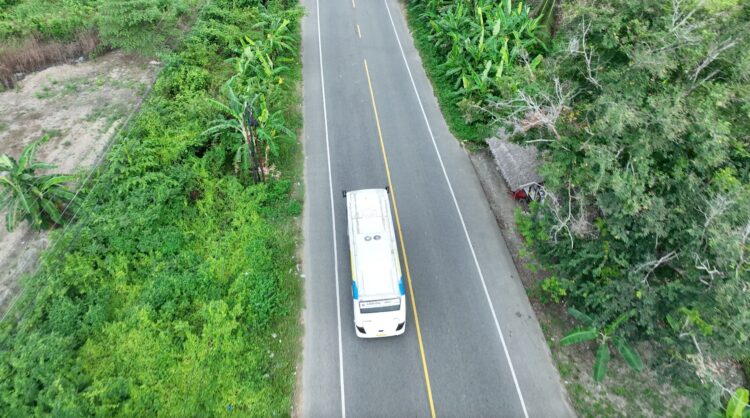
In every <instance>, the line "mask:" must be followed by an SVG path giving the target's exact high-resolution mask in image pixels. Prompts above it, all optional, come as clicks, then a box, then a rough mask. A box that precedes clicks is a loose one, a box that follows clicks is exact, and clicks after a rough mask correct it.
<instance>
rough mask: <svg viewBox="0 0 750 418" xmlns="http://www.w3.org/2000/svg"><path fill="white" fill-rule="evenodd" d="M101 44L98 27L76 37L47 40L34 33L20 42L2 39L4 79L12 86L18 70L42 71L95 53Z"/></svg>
mask: <svg viewBox="0 0 750 418" xmlns="http://www.w3.org/2000/svg"><path fill="white" fill-rule="evenodd" d="M99 46H100V40H99V36H98V35H97V33H96V32H94V31H86V32H82V33H80V34H79V35H78V36H77V37H76V38H75V39H74V40H72V41H69V42H65V41H56V40H48V41H44V40H41V39H39V38H37V37H31V38H28V39H26V40H24V41H22V42H21V43H20V44H16V43H10V42H7V41H6V42H0V83H2V85H3V86H4V87H5V88H11V87H13V86H14V85H15V83H16V81H17V80H16V74H17V73H29V72H32V71H39V70H42V69H44V68H47V67H49V66H50V65H53V64H57V63H60V62H64V61H67V60H71V59H75V58H78V57H81V56H89V55H90V54H93V53H94V51H96V50H97V48H99Z"/></svg>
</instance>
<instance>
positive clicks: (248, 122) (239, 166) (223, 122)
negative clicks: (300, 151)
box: [203, 80, 263, 182]
mask: <svg viewBox="0 0 750 418" xmlns="http://www.w3.org/2000/svg"><path fill="white" fill-rule="evenodd" d="M230 81H231V80H230ZM225 93H226V97H227V103H226V104H225V103H222V102H220V101H218V100H214V99H208V101H209V103H210V104H211V105H212V106H214V107H215V108H216V109H217V110H219V111H221V112H222V113H223V114H224V115H226V116H229V119H226V118H219V119H216V120H214V121H213V123H212V124H211V127H210V128H208V129H206V130H205V131H204V132H203V135H214V134H219V133H224V134H226V135H228V137H229V138H230V140H231V141H232V142H231V144H230V145H229V146H230V148H231V149H233V150H234V169H235V172H236V173H238V174H241V173H247V172H249V173H251V175H252V177H253V180H254V181H255V182H259V181H263V161H262V159H261V158H260V157H259V155H258V150H259V148H260V144H259V139H258V135H257V134H256V133H255V132H253V129H254V128H255V126H256V125H257V120H256V119H255V117H254V116H253V112H252V106H251V103H250V99H249V98H248V97H246V96H243V95H237V94H236V93H235V92H234V89H233V88H232V85H231V83H227V84H226V85H225Z"/></svg>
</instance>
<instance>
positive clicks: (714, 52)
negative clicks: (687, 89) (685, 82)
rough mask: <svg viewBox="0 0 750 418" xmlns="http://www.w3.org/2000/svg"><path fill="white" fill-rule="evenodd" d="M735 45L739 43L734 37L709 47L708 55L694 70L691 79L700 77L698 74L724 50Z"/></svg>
mask: <svg viewBox="0 0 750 418" xmlns="http://www.w3.org/2000/svg"><path fill="white" fill-rule="evenodd" d="M735 45H737V41H735V40H734V39H732V38H729V39H727V40H725V41H724V42H722V43H721V44H720V45H711V48H709V50H708V55H706V57H705V58H703V60H702V61H701V63H700V64H698V67H696V68H695V70H693V74H692V75H691V76H690V79H691V80H692V81H693V82H695V80H697V79H698V75H699V74H700V72H701V71H703V69H704V68H706V67H708V66H709V65H710V64H711V63H712V62H714V61H715V60H716V58H718V57H719V55H720V54H721V53H722V52H724V51H726V50H727V49H730V48H732V47H733V46H735Z"/></svg>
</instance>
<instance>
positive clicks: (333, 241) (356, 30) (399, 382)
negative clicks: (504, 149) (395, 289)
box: [298, 0, 573, 417]
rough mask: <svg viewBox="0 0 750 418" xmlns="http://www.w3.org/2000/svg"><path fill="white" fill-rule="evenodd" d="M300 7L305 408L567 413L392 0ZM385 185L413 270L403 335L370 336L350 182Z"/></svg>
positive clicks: (501, 247) (353, 413)
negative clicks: (356, 319)
mask: <svg viewBox="0 0 750 418" xmlns="http://www.w3.org/2000/svg"><path fill="white" fill-rule="evenodd" d="M303 5H304V6H305V8H306V10H307V15H306V17H305V19H304V20H303V27H302V34H303V66H304V67H303V80H304V147H305V188H306V199H307V200H306V205H305V213H304V234H305V249H304V272H305V281H306V285H305V303H306V308H305V312H304V323H305V337H304V351H303V365H302V391H301V394H300V401H301V412H302V415H303V416H305V417H335V416H349V417H377V416H382V417H401V416H409V417H411V416H420V417H421V416H441V417H480V416H493V417H505V416H507V417H524V416H531V417H567V416H572V415H573V413H572V412H571V410H570V408H569V406H568V405H567V402H566V401H565V395H564V393H563V389H562V385H561V383H560V378H559V376H558V374H557V371H556V370H555V368H554V365H553V362H552V359H551V357H550V354H549V350H548V348H547V345H546V343H545V341H544V337H543V335H542V333H541V330H540V328H539V324H538V323H537V321H536V318H535V316H534V313H533V311H532V309H531V306H530V305H529V301H528V299H527V297H526V293H525V291H524V289H523V287H522V285H521V283H520V282H519V280H518V273H517V272H516V270H515V267H514V265H513V262H512V259H511V257H510V254H509V253H508V250H507V248H506V246H505V242H504V241H503V238H502V236H501V234H500V231H499V229H498V227H497V225H496V223H495V220H494V217H493V216H492V213H491V212H490V209H489V205H488V203H487V201H486V198H485V196H484V194H483V192H482V189H481V186H480V184H479V181H478V179H477V178H476V174H475V172H474V170H473V168H472V165H471V163H470V161H469V159H468V157H467V155H466V153H465V152H464V151H463V150H462V149H461V148H460V146H459V143H458V142H457V141H456V140H455V139H454V138H453V137H452V136H451V134H450V132H449V131H448V128H447V126H446V124H445V121H444V120H443V118H442V116H441V114H440V111H439V109H438V106H437V102H436V100H435V98H434V96H433V93H432V88H431V86H430V84H429V81H428V79H427V77H426V75H425V73H424V70H423V69H422V66H421V62H420V60H419V56H418V54H417V52H416V50H415V48H414V46H413V42H412V39H411V36H410V35H409V32H408V29H407V26H406V22H405V19H404V16H403V13H402V11H401V9H400V6H399V4H398V2H397V1H396V0H335V1H328V0H303ZM386 167H387V168H386ZM389 177H390V178H389ZM388 184H390V185H391V187H392V188H391V196H392V198H393V200H394V202H395V205H396V208H394V209H397V212H398V220H399V222H398V224H400V225H397V226H398V229H397V233H399V234H400V235H401V237H402V238H403V250H404V251H402V254H401V257H402V268H403V269H404V272H405V273H407V270H408V273H409V274H408V276H409V277H408V279H409V280H408V284H407V304H408V305H409V306H408V310H407V322H406V332H405V334H404V335H402V336H400V337H394V338H381V339H374V340H362V339H359V338H357V337H356V336H355V334H354V326H353V313H352V297H351V271H350V267H349V260H348V258H349V250H348V245H347V241H346V206H345V203H346V202H345V199H344V198H343V197H342V193H341V191H342V190H353V189H361V188H374V187H384V186H386V185H388ZM407 263H408V268H407V267H406V266H407ZM415 312H416V314H417V318H415V315H414V313H415ZM417 319H418V324H419V329H418V328H417ZM298 412H299V411H298Z"/></svg>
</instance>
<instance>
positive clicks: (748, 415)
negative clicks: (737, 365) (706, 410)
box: [709, 387, 750, 418]
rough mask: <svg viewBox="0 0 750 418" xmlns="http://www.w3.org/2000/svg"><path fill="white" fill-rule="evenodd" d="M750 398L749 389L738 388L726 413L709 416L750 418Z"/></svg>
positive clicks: (725, 410)
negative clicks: (749, 403)
mask: <svg viewBox="0 0 750 418" xmlns="http://www.w3.org/2000/svg"><path fill="white" fill-rule="evenodd" d="M749 397H750V392H748V390H747V389H745V388H742V387H740V388H737V390H735V391H734V393H733V394H732V397H731V398H729V401H728V402H727V407H726V408H725V409H724V411H714V412H712V413H711V414H709V418H750V406H748V400H749V399H748V398H749ZM722 412H723V413H722Z"/></svg>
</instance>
